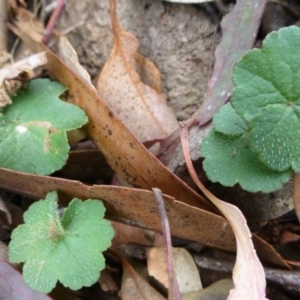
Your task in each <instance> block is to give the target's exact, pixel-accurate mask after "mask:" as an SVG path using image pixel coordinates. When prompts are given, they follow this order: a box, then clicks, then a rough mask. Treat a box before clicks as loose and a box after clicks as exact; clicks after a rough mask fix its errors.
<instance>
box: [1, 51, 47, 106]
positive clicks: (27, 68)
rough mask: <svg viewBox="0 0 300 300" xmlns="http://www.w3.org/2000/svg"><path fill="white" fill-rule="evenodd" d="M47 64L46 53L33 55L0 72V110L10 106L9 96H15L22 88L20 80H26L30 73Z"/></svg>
mask: <svg viewBox="0 0 300 300" xmlns="http://www.w3.org/2000/svg"><path fill="white" fill-rule="evenodd" d="M46 63H47V58H46V53H45V52H41V53H37V54H33V55H31V56H29V57H27V58H25V59H23V60H20V61H19V62H17V63H14V64H13V65H10V66H7V67H5V68H2V69H1V70H0V109H1V108H2V107H4V106H6V105H8V104H11V99H10V96H14V95H16V94H17V92H18V91H19V89H20V88H21V87H22V82H21V81H20V80H19V77H21V79H28V78H30V77H31V76H32V73H33V72H32V71H33V70H34V69H35V68H37V67H40V66H44V65H45V64H46Z"/></svg>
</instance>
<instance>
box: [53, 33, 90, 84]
mask: <svg viewBox="0 0 300 300" xmlns="http://www.w3.org/2000/svg"><path fill="white" fill-rule="evenodd" d="M58 51H59V55H58V56H59V57H60V59H61V60H62V61H63V62H64V63H65V64H66V65H67V66H68V67H69V68H70V69H71V70H72V71H73V72H74V73H76V74H77V75H79V76H80V78H81V79H82V80H83V81H84V82H85V83H86V84H88V85H89V86H90V87H91V88H92V89H95V87H94V86H93V84H92V81H91V76H90V75H89V73H88V72H87V71H86V70H85V69H84V68H83V67H82V65H81V64H80V63H79V60H78V55H77V53H76V51H75V49H74V48H73V47H72V45H71V44H70V42H69V41H68V39H67V38H66V37H64V36H60V37H59V40H58Z"/></svg>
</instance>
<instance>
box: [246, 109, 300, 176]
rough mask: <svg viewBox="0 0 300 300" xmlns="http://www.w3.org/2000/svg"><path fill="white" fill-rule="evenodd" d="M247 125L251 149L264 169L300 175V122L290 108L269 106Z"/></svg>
mask: <svg viewBox="0 0 300 300" xmlns="http://www.w3.org/2000/svg"><path fill="white" fill-rule="evenodd" d="M250 126H251V127H252V128H253V129H252V130H251V133H250V136H249V143H250V147H251V149H253V150H254V151H255V152H257V153H259V159H260V160H261V161H262V162H263V163H264V164H265V165H266V166H268V167H269V168H271V169H274V170H277V171H284V170H287V169H289V168H291V167H292V168H293V170H294V171H295V172H297V173H300V120H299V117H298V116H297V114H296V113H295V111H294V109H293V107H288V106H282V105H278V104H276V105H268V106H267V107H265V108H262V109H261V110H260V113H259V114H258V115H257V116H256V117H255V118H254V119H253V120H252V121H251V123H250Z"/></svg>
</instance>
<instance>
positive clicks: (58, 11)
mask: <svg viewBox="0 0 300 300" xmlns="http://www.w3.org/2000/svg"><path fill="white" fill-rule="evenodd" d="M66 3H67V0H57V5H56V8H55V10H54V11H53V13H52V15H51V17H50V20H49V22H48V24H47V26H46V29H45V33H44V37H43V44H45V45H47V44H48V42H49V39H50V36H51V34H52V33H53V30H54V28H55V26H56V25H57V22H58V21H59V19H60V17H61V15H62V13H63V11H64V9H65V6H66Z"/></svg>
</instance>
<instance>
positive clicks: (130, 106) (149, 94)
mask: <svg viewBox="0 0 300 300" xmlns="http://www.w3.org/2000/svg"><path fill="white" fill-rule="evenodd" d="M111 21H112V28H113V34H114V48H113V50H112V53H111V55H110V57H109V58H108V60H107V62H106V64H105V66H104V68H103V70H102V72H101V74H100V77H99V80H98V83H97V86H96V88H97V91H98V93H99V95H100V97H101V98H102V99H103V100H104V101H106V102H107V103H108V105H109V107H110V108H111V109H112V110H113V111H114V112H115V114H116V115H117V116H118V117H119V118H120V119H121V120H122V121H123V122H124V123H125V124H126V125H127V126H128V128H129V129H130V130H131V131H132V133H133V134H135V136H137V138H138V139H139V140H140V141H141V142H145V141H149V140H153V139H157V138H163V137H166V136H167V135H168V134H170V133H171V132H172V131H173V130H174V129H175V128H176V127H177V126H178V124H177V120H176V118H175V115H174V113H173V112H172V110H171V108H170V107H168V106H167V104H166V95H165V94H164V93H162V91H161V78H160V73H159V71H158V70H157V68H156V67H155V65H154V64H153V63H152V62H150V61H149V60H147V59H146V58H144V57H143V56H142V55H140V54H139V53H138V52H137V49H138V41H137V39H136V38H135V37H134V36H133V35H131V34H130V33H128V32H125V31H124V30H123V29H122V28H121V27H120V26H119V24H118V21H117V16H116V7H115V1H111Z"/></svg>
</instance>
